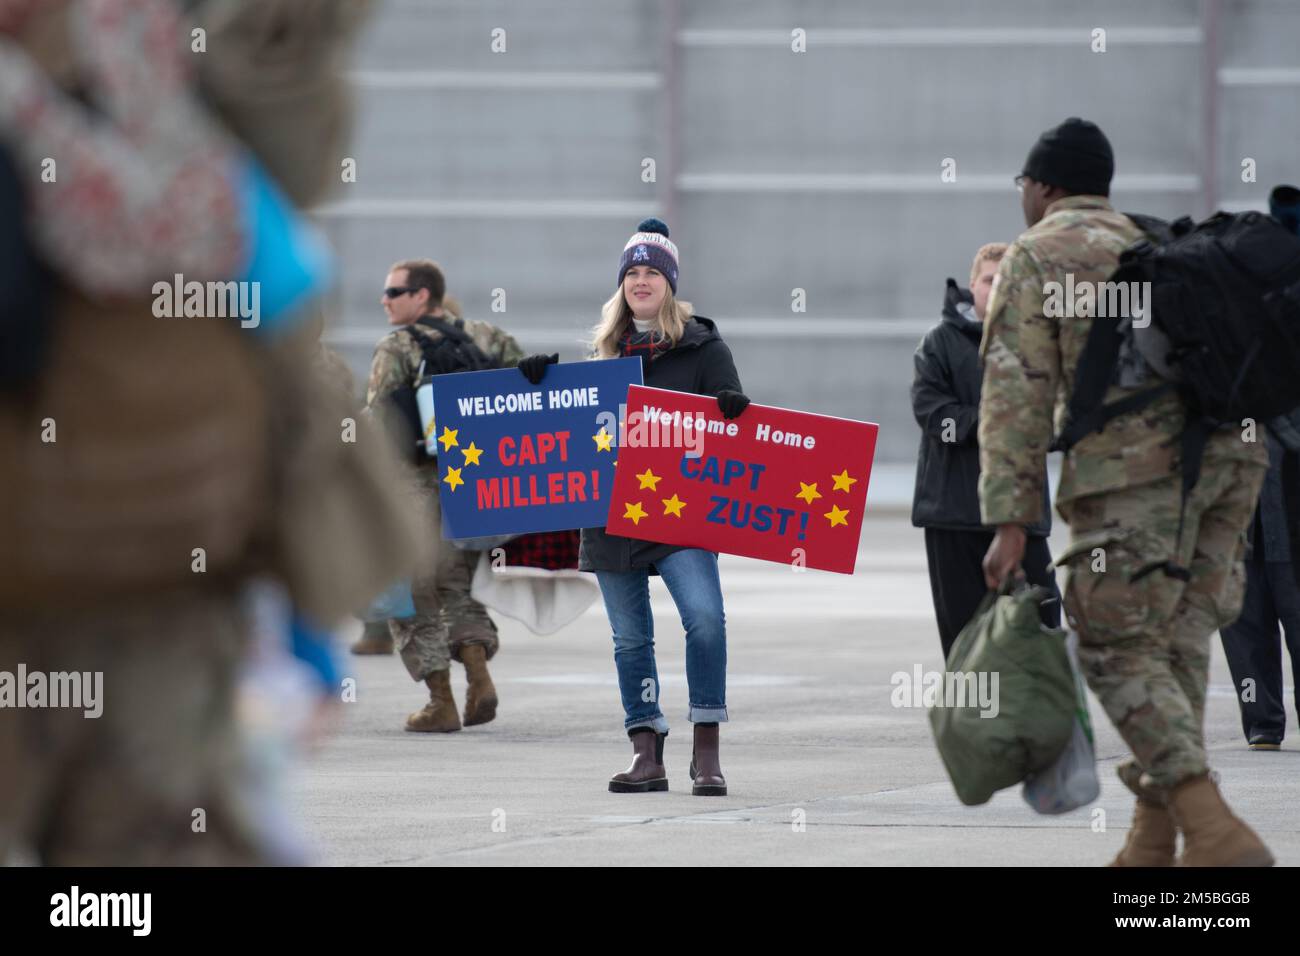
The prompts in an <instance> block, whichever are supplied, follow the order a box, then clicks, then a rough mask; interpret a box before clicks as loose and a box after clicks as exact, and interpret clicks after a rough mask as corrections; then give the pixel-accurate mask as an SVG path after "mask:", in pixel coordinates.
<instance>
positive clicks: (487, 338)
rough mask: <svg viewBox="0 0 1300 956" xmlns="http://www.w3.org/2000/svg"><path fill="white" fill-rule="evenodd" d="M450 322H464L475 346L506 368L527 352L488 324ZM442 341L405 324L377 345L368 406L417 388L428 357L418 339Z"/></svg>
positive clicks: (424, 329) (455, 320) (429, 331)
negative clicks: (401, 390)
mask: <svg viewBox="0 0 1300 956" xmlns="http://www.w3.org/2000/svg"><path fill="white" fill-rule="evenodd" d="M446 318H447V321H449V322H452V323H462V328H464V330H465V332H466V333H467V334H468V335H469V337H470V338H471V339H473V340H474V344H475V345H477V346H478V347H479V348H481V349H482V350H483V352H484V353H485V354H486V355H487V356H488V357H489V358H492V359H495V360H496V361H497V362H499V363H500V365H501V367H502V368H511V367H513V366H515V365H518V364H519V360H520V359H521V358H523V357H524V350H523V349H521V348H520V347H519V343H518V342H516V341H515V340H514V337H513V336H511V335H509V334H508V333H506V332H503V331H502V330H501V329H498V328H497V327H496V326H494V325H491V324H489V323H487V322H476V321H473V320H471V319H459V318H456V317H454V316H451V315H448V316H446ZM417 335H418V336H420V337H422V338H426V339H429V340H431V341H434V342H436V341H438V340H439V339H441V338H442V335H441V334H440V333H439V332H437V331H435V330H433V329H430V328H427V327H426V326H423V325H416V324H412V325H404V326H402V327H401V328H399V329H394V330H393V331H391V332H389V333H388V334H387V335H385V336H384V337H383V338H382V339H380V340H379V344H378V345H377V346H375V357H374V358H373V359H372V360H371V362H370V381H369V384H368V385H367V386H366V405H367V406H371V405H374V404H375V402H376V401H378V400H379V399H381V398H383V397H384V396H385V395H387V394H388V393H390V392H392V391H393V390H394V389H398V388H401V387H402V386H404V385H414V384H415V383H416V378H417V376H418V374H419V370H420V362H421V361H422V360H423V358H424V356H423V355H422V354H421V352H420V345H419V343H418V342H416V340H415V338H414V337H415V336H417Z"/></svg>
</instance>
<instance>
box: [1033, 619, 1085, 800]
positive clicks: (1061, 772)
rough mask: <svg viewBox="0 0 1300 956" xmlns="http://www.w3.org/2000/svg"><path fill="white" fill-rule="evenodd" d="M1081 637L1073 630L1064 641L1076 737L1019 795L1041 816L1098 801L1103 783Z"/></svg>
mask: <svg viewBox="0 0 1300 956" xmlns="http://www.w3.org/2000/svg"><path fill="white" fill-rule="evenodd" d="M1078 648H1079V636H1078V635H1077V634H1076V633H1075V632H1074V630H1073V629H1071V630H1070V631H1069V632H1068V634H1067V637H1066V639H1065V650H1066V654H1067V655H1069V658H1070V669H1071V670H1072V671H1073V672H1074V689H1075V697H1076V699H1077V701H1078V704H1077V709H1076V711H1075V717H1074V733H1073V734H1071V735H1070V742H1069V743H1068V744H1066V745H1065V750H1063V751H1061V756H1059V757H1057V758H1056V762H1055V763H1054V764H1052V765H1051V766H1050V767H1048V768H1047V769H1046V770H1043V771H1042V772H1040V773H1036V774H1030V775H1029V776H1028V777H1026V778H1025V785H1024V787H1023V788H1021V791H1020V795H1021V796H1022V797H1024V799H1025V803H1027V804H1029V805H1030V806H1031V807H1033V808H1034V810H1036V811H1037V812H1038V813H1044V814H1057V813H1069V812H1070V811H1071V810H1077V809H1078V808H1079V807H1082V806H1084V805H1086V804H1089V803H1091V802H1092V801H1094V800H1096V799H1097V796H1098V794H1100V793H1101V782H1100V781H1099V780H1098V779H1097V756H1096V753H1095V752H1094V750H1093V736H1092V722H1091V721H1090V720H1089V719H1088V697H1087V693H1086V692H1085V690H1084V684H1083V675H1082V674H1080V673H1079V661H1078Z"/></svg>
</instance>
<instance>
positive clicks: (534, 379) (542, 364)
mask: <svg viewBox="0 0 1300 956" xmlns="http://www.w3.org/2000/svg"><path fill="white" fill-rule="evenodd" d="M559 360H560V353H559V352H556V353H554V354H553V355H530V356H528V357H527V358H523V359H520V360H519V371H521V372H523V373H524V378H526V379H528V381H530V382H531V383H532V384H534V385H540V384H541V382H542V379H543V378H545V377H546V366H548V365H554V364H555V363H556V362H558V361H559Z"/></svg>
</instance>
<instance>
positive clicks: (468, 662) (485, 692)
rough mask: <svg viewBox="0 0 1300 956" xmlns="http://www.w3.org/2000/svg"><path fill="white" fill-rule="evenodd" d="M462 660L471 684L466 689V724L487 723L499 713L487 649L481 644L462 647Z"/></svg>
mask: <svg viewBox="0 0 1300 956" xmlns="http://www.w3.org/2000/svg"><path fill="white" fill-rule="evenodd" d="M460 662H461V663H462V664H464V665H465V676H466V677H467V678H469V686H468V687H467V688H466V689H465V726H466V727H473V726H474V725H475V724H486V723H487V722H488V721H489V720H491V719H492V718H494V717H495V716H496V715H497V689H496V686H495V685H494V684H493V683H492V675H491V674H489V673H488V669H487V651H485V650H484V649H483V645H481V644H470V645H468V646H466V647H463V648H461V652H460Z"/></svg>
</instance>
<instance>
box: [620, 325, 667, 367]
mask: <svg viewBox="0 0 1300 956" xmlns="http://www.w3.org/2000/svg"><path fill="white" fill-rule="evenodd" d="M671 348H672V343H671V342H670V341H668V338H667V337H666V336H665V335H664V334H663V333H662V332H658V331H655V330H653V329H651V330H648V331H645V332H638V331H637V330H636V326H632V327H631V328H629V329H628V330H627V331H626V332H625V333H623V338H622V339H620V340H619V352H620V354H622V355H639V356H641V361H642V362H643V363H649V362H653V361H654V360H655V359H657V358H659V356H661V355H663V354H664V353H665V352H667V351H668V350H669V349H671Z"/></svg>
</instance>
